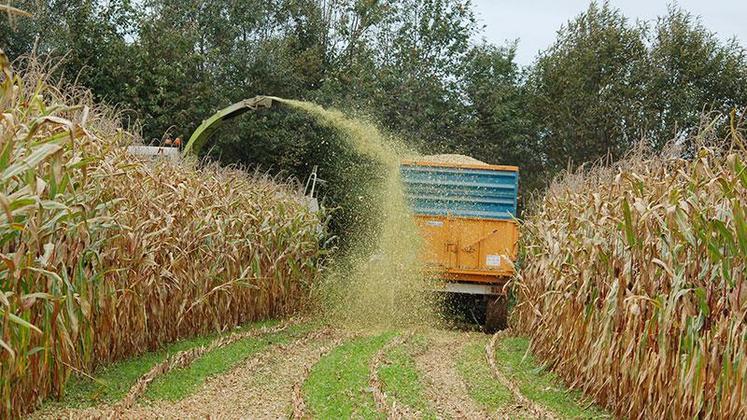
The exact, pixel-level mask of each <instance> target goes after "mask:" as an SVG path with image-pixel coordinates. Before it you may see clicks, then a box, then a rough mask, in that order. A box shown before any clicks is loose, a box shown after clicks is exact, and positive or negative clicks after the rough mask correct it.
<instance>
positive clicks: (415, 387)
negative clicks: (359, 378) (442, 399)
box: [371, 335, 436, 419]
mask: <svg viewBox="0 0 747 420" xmlns="http://www.w3.org/2000/svg"><path fill="white" fill-rule="evenodd" d="M427 345H428V343H427V341H426V339H425V337H424V336H423V335H408V336H406V337H405V339H404V340H403V342H402V343H401V345H399V346H393V347H389V348H385V349H382V351H380V353H379V354H378V355H377V356H379V358H378V360H374V362H372V366H371V375H372V377H373V376H374V375H375V376H376V379H378V381H379V382H380V386H381V391H382V393H383V394H384V395H385V396H386V397H387V398H386V403H387V405H388V406H389V407H391V408H390V409H389V410H388V411H389V413H390V415H389V416H388V417H389V418H392V417H395V418H405V417H406V418H413V417H416V418H426V419H433V418H436V412H435V410H434V409H433V407H431V406H430V404H429V403H428V400H427V398H426V396H425V387H424V385H423V378H422V375H421V374H420V372H418V369H417V366H416V364H415V356H416V355H419V354H422V353H423V351H425V349H426V348H427Z"/></svg>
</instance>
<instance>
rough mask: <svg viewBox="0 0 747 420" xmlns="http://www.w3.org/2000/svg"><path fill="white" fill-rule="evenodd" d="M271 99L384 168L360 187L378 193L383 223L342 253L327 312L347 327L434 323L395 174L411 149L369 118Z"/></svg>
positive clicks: (331, 278)
mask: <svg viewBox="0 0 747 420" xmlns="http://www.w3.org/2000/svg"><path fill="white" fill-rule="evenodd" d="M273 99H274V100H277V101H279V102H282V103H284V104H286V105H289V106H291V107H293V108H296V109H298V110H301V111H304V112H306V113H308V114H310V115H312V116H313V117H315V118H316V119H317V121H318V122H319V123H321V124H322V125H325V126H330V127H332V128H335V129H336V130H338V131H339V132H340V133H341V134H342V137H343V138H344V139H345V141H347V142H348V144H349V145H350V146H351V147H352V148H353V149H354V150H355V151H356V152H357V153H359V154H361V155H363V156H366V157H368V158H371V159H374V160H375V161H377V162H378V163H380V164H381V165H382V167H383V168H384V169H385V173H384V174H383V180H382V182H381V183H380V184H381V185H378V186H375V187H372V188H371V190H369V191H362V192H361V193H362V194H371V195H373V196H374V197H375V198H376V201H377V203H378V208H376V209H375V211H379V212H381V215H380V216H381V219H380V220H382V222H381V225H380V226H378V229H375V233H374V234H373V235H368V236H366V235H362V236H360V237H359V238H358V241H360V242H362V243H360V244H359V245H360V246H358V247H354V248H353V250H352V251H350V252H348V253H347V255H344V256H341V257H340V258H339V260H338V261H337V262H336V263H335V266H334V267H333V268H332V270H331V272H330V274H329V275H328V276H327V278H326V281H325V284H324V285H323V293H324V294H325V297H326V307H325V310H326V311H327V315H328V316H329V317H330V319H331V320H332V321H333V322H335V323H341V324H342V325H345V326H349V327H372V326H378V327H394V326H407V325H434V324H435V323H436V321H437V319H438V317H437V313H438V310H437V304H436V299H435V296H434V294H433V293H430V292H429V287H428V286H429V285H428V284H427V279H426V276H425V272H424V270H423V267H422V264H421V263H420V261H419V259H418V255H419V251H420V245H421V244H420V237H419V235H418V231H417V226H415V223H414V221H413V217H412V212H411V211H410V209H409V206H408V204H407V202H406V199H405V194H404V190H403V186H402V183H401V181H400V175H399V166H400V162H401V160H402V159H403V158H405V157H408V156H412V155H414V154H415V153H414V152H413V151H412V150H409V149H408V148H407V147H406V146H404V144H403V143H402V142H401V141H398V140H397V139H396V138H394V137H391V136H387V135H385V134H383V133H382V132H381V131H380V130H379V129H378V127H376V125H375V124H373V123H371V122H368V121H365V120H360V119H353V118H350V117H348V116H346V115H345V114H343V113H342V112H340V111H337V110H328V109H325V108H323V107H321V106H319V105H316V104H313V103H309V102H301V101H295V100H288V99H281V98H273ZM371 249H373V250H374V251H373V252H371V251H370V250H371Z"/></svg>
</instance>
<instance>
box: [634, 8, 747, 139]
mask: <svg viewBox="0 0 747 420" xmlns="http://www.w3.org/2000/svg"><path fill="white" fill-rule="evenodd" d="M649 38H650V44H651V49H650V52H649V66H648V69H649V74H648V77H647V85H646V90H647V95H646V100H647V103H646V108H647V110H648V112H647V115H648V116H649V119H650V123H649V125H648V131H647V133H646V134H647V137H648V138H649V139H650V140H651V142H652V144H653V145H654V146H656V147H661V146H662V145H663V144H664V143H666V142H667V141H669V140H671V139H675V138H680V139H682V138H687V134H688V133H689V132H690V131H692V130H694V129H696V128H697V126H698V124H699V121H700V118H701V116H702V113H703V112H704V111H705V112H708V111H719V112H721V113H725V114H728V113H729V112H730V111H731V110H732V109H734V108H739V110H740V111H741V110H742V107H744V106H747V56H746V55H745V49H744V48H743V47H742V46H741V45H739V43H738V42H737V41H736V40H735V39H731V40H729V41H727V42H725V43H723V42H721V41H719V40H718V38H717V37H716V34H714V33H713V32H710V31H709V30H708V29H706V28H705V27H704V26H703V24H702V23H701V22H700V20H699V19H698V18H697V17H694V16H693V15H691V14H690V13H688V12H686V11H683V10H682V9H680V8H677V7H670V9H669V12H668V14H667V15H666V16H663V17H660V18H659V19H658V20H657V23H656V25H655V26H654V28H653V31H652V33H651V35H650V37H649Z"/></svg>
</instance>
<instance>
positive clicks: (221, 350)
mask: <svg viewBox="0 0 747 420" xmlns="http://www.w3.org/2000/svg"><path fill="white" fill-rule="evenodd" d="M314 328H316V326H315V325H314V324H311V323H308V324H299V323H297V322H296V321H289V322H287V323H284V324H280V325H278V326H276V327H273V328H261V329H252V330H248V331H242V332H240V333H234V334H230V335H226V336H222V337H219V338H217V339H215V340H213V341H212V342H211V343H208V344H206V345H204V346H202V347H198V348H192V349H190V350H187V351H183V352H179V353H177V354H175V355H174V356H172V357H169V358H167V359H166V360H165V361H163V362H161V363H159V364H157V365H156V366H154V367H153V368H152V369H151V370H150V371H149V372H148V373H146V374H145V375H143V377H141V381H138V382H137V383H136V384H135V385H133V386H132V388H131V394H130V397H131V398H132V396H133V395H136V394H142V392H143V390H145V393H146V395H148V393H149V392H151V391H152V388H148V384H150V383H151V382H155V384H156V385H157V384H158V383H159V382H160V381H163V382H161V383H165V384H167V387H166V388H164V389H162V390H158V393H157V394H156V395H163V396H164V397H165V398H152V399H151V401H150V405H151V406H156V407H160V406H163V407H167V406H169V405H170V404H172V405H173V404H174V403H173V401H176V400H178V399H180V398H183V397H184V396H187V395H189V394H191V393H192V392H193V391H195V390H196V389H199V387H200V386H201V385H202V384H204V383H205V381H206V380H208V378H209V376H211V375H217V374H220V373H223V372H226V371H229V370H230V369H231V368H233V367H234V366H236V365H237V364H238V363H240V362H241V361H242V360H245V359H247V358H248V357H250V356H251V355H253V354H257V353H260V352H261V351H263V350H266V349H267V348H270V347H278V346H282V345H285V344H287V343H289V342H291V341H292V340H293V339H297V338H298V337H301V336H304V335H307V334H310V331H312V330H313V329H314ZM205 349H209V351H206V350H205ZM195 355H198V356H195ZM190 362H191V364H189V363H190ZM195 365H201V366H198V367H197V368H195ZM165 366H166V367H165ZM154 372H156V374H155V375H154ZM158 373H163V374H164V376H158ZM153 378H155V380H153ZM143 383H145V386H143ZM164 391H165V392H164ZM171 391H175V392H174V393H171ZM131 398H128V399H127V401H125V400H124V399H123V400H121V401H119V402H118V403H116V404H114V405H107V404H102V405H99V406H94V407H90V408H87V409H82V410H76V409H69V410H63V411H62V412H59V411H58V412H55V413H51V412H50V413H48V414H49V415H47V416H46V417H51V418H67V417H70V418H143V415H141V414H140V413H139V412H140V410H141V407H138V406H135V405H134V399H131ZM153 400H156V401H153ZM160 400H163V401H160ZM146 412H147V410H146ZM165 412H166V411H158V412H156V413H155V414H153V415H152V416H155V417H164V416H165V414H164V413H165ZM173 417H174V418H178V417H181V415H177V416H173Z"/></svg>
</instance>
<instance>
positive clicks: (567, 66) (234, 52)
mask: <svg viewBox="0 0 747 420" xmlns="http://www.w3.org/2000/svg"><path fill="white" fill-rule="evenodd" d="M14 6H15V7H18V8H20V9H23V10H26V11H29V12H31V13H32V14H33V18H14V19H11V18H10V17H3V18H0V19H2V20H0V47H2V48H3V49H4V50H5V51H6V53H7V54H8V55H9V56H11V57H19V56H21V55H23V54H28V53H31V52H32V51H35V52H36V53H37V54H48V55H51V56H53V57H60V58H63V57H64V59H63V60H62V61H61V62H60V64H59V66H58V67H57V68H56V72H57V73H59V74H60V75H63V76H64V77H65V78H67V79H74V80H76V81H77V82H78V83H80V84H82V85H84V86H86V87H88V88H90V89H91V91H92V92H93V94H94V95H95V96H96V97H97V98H98V99H99V100H102V101H106V102H108V103H112V104H117V105H118V106H119V107H120V109H122V110H123V115H124V116H126V117H127V118H131V119H132V120H133V121H135V120H138V121H140V122H141V123H142V131H143V135H144V137H145V138H146V139H148V140H150V139H156V140H155V141H158V140H159V139H161V138H162V136H163V134H164V133H166V132H169V133H173V135H174V136H176V135H180V136H182V137H187V136H188V135H189V134H190V133H191V132H192V130H194V129H195V128H196V126H197V125H198V124H199V123H200V122H201V120H202V119H204V118H207V117H208V116H209V115H211V114H212V113H213V112H215V111H216V110H218V109H220V108H223V107H224V106H227V105H229V104H230V103H233V102H235V101H238V100H240V99H244V98H248V97H253V96H255V95H257V94H269V95H276V96H281V97H287V98H296V99H304V100H310V101H314V102H317V103H319V104H322V105H325V106H332V107H337V108H340V109H343V110H346V111H348V112H351V113H355V114H360V115H366V116H368V117H369V118H372V119H374V120H375V121H377V122H378V123H379V124H380V125H381V126H383V127H385V128H386V129H387V130H388V131H390V132H392V133H395V134H397V135H398V136H400V137H401V138H403V139H405V141H406V142H408V143H409V144H410V145H411V146H412V147H413V148H416V149H419V150H420V151H422V152H426V153H427V154H433V153H462V154H467V155H471V156H473V157H475V158H478V159H481V160H484V161H487V162H490V163H501V164H514V165H518V166H520V167H521V168H522V185H523V187H522V190H523V191H524V193H525V194H526V193H527V192H528V191H532V190H536V189H539V188H542V187H543V186H544V185H546V183H547V181H548V180H549V179H551V178H552V176H553V175H554V174H556V173H557V172H558V171H560V170H562V169H564V168H566V167H569V166H571V167H573V166H577V165H581V164H584V163H586V162H593V161H596V160H598V159H600V158H605V157H608V158H610V159H616V158H619V157H621V156H623V155H624V154H625V153H626V152H627V151H628V150H630V148H631V147H632V146H633V145H634V144H635V143H637V142H639V141H641V140H642V141H644V142H646V143H647V144H649V145H650V146H651V147H653V148H654V149H657V148H661V147H663V146H664V145H665V144H667V143H668V142H669V141H671V140H672V139H680V140H682V141H684V139H686V138H687V134H688V133H690V132H691V131H693V130H696V129H697V127H698V126H699V125H700V123H701V117H702V115H703V113H704V112H708V111H720V112H724V113H729V112H731V111H732V110H737V112H741V110H742V107H743V106H744V105H747V65H746V64H747V58H746V57H745V49H744V48H743V46H741V45H740V44H739V43H738V41H737V40H731V41H726V42H724V41H720V40H719V39H718V38H717V37H716V35H715V34H714V33H713V32H712V31H710V30H709V29H708V28H705V27H704V26H703V24H702V23H701V21H700V20H699V19H698V18H697V17H696V16H693V15H692V14H690V13H688V12H687V11H685V10H683V9H680V8H678V7H675V6H672V7H670V8H669V10H668V13H666V14H665V15H663V16H661V17H659V18H658V19H656V20H655V21H653V22H636V21H632V20H630V19H628V18H627V17H625V16H624V15H623V14H622V13H621V11H620V10H618V9H616V8H614V7H613V6H612V5H610V4H609V3H608V2H591V3H590V4H589V6H588V8H587V9H586V10H584V11H582V12H581V13H580V14H579V15H578V16H576V17H575V18H573V19H571V20H570V21H568V22H567V23H566V24H565V25H563V26H562V27H561V28H559V30H558V32H557V36H556V39H555V41H554V42H553V44H552V45H550V46H548V48H547V49H545V50H544V51H542V52H540V53H539V54H538V56H537V57H536V59H535V60H534V62H533V63H532V64H531V65H529V66H521V65H519V64H517V63H516V61H515V52H516V48H517V42H509V43H507V44H504V45H494V44H491V43H489V42H487V41H484V40H482V41H479V39H481V34H482V30H483V28H482V27H481V26H480V24H479V23H478V20H477V18H476V14H475V10H474V7H473V5H472V4H471V2H470V1H469V0H246V1H235V0H211V1H204V0H143V1H132V0H107V1H103V0H64V1H62V0H45V1H39V0H21V1H15V2H14ZM476 40H477V41H476ZM276 114H278V115H272V116H270V115H268V114H259V115H256V116H251V117H248V118H242V119H241V120H240V121H238V122H236V123H235V124H231V125H230V126H229V127H227V128H226V129H224V130H223V131H222V133H221V135H220V136H218V137H217V139H216V140H215V141H214V144H213V145H212V146H213V147H212V149H211V151H210V152H209V153H211V154H212V155H213V156H215V157H217V158H219V159H221V160H223V161H225V162H239V163H244V164H261V165H262V166H263V167H273V168H282V169H285V170H287V171H289V172H290V173H295V174H299V175H301V174H304V173H306V172H307V171H308V169H309V167H310V165H313V164H315V163H317V162H321V163H322V164H323V163H324V162H325V161H329V160H330V153H331V152H330V150H325V149H324V148H323V147H321V146H319V144H320V142H323V141H324V139H326V138H330V137H331V136H334V134H333V133H329V132H328V131H325V129H324V128H323V127H318V126H316V125H315V124H314V122H313V121H310V120H309V119H308V118H306V117H304V116H300V115H295V114H293V113H292V112H276ZM248 142H249V143H248ZM247 144H252V146H251V147H247V146H246V145H247ZM333 152H334V153H332V155H335V153H340V154H343V155H344V154H345V151H343V150H338V151H333ZM346 159H347V160H345V159H343V160H344V161H345V162H347V163H348V164H351V163H355V159H356V158H355V157H351V156H347V157H346ZM349 176H351V177H352V176H353V175H350V174H349ZM337 194H342V192H340V191H338V192H337Z"/></svg>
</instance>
